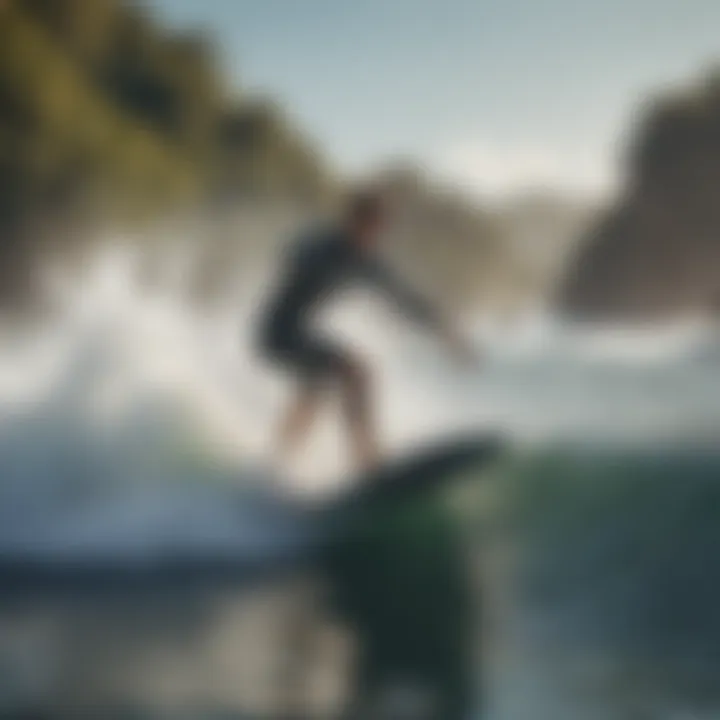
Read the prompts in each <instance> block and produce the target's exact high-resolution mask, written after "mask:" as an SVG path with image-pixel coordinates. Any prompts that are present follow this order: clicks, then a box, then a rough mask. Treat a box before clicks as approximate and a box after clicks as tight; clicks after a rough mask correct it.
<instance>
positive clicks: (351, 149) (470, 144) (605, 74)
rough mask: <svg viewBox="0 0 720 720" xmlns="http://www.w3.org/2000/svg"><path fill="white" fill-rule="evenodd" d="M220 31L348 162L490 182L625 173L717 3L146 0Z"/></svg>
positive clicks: (516, 183)
mask: <svg viewBox="0 0 720 720" xmlns="http://www.w3.org/2000/svg"><path fill="white" fill-rule="evenodd" d="M147 4H150V5H151V6H153V7H155V8H156V9H157V11H158V12H159V14H161V15H162V17H163V18H164V19H165V20H167V21H169V22H171V23H172V24H174V25H178V26H180V27H185V26H200V27H204V28H206V29H207V30H209V31H210V32H212V33H213V34H214V35H215V36H216V37H217V38H218V40H219V41H220V46H221V49H222V58H223V61H224V62H225V64H226V67H227V70H228V72H229V73H230V74H231V76H232V77H234V78H236V81H237V83H238V86H239V87H245V88H251V89H258V88H259V89H263V90H266V91H269V92H270V93H272V94H273V95H275V96H277V97H278V98H279V99H280V100H281V101H282V102H283V103H284V104H285V105H286V107H287V108H288V109H289V110H290V111H291V112H292V113H293V115H295V116H296V117H297V118H298V119H299V120H300V122H301V123H302V125H303V126H304V127H305V128H306V129H307V130H308V131H309V132H311V133H312V134H313V135H314V136H316V137H317V138H318V140H319V141H320V142H321V144H322V146H323V147H324V148H325V149H326V150H327V151H328V152H329V153H330V155H331V157H332V158H333V159H334V160H335V161H336V162H337V163H339V164H340V165H341V166H342V167H343V168H346V169H349V170H351V171H361V170H363V169H365V168H367V167H370V166H373V165H374V164H376V163H378V162H381V161H382V160H383V159H384V158H386V157H387V156H388V155H399V154H402V155H412V156H414V157H416V158H417V159H418V160H420V161H421V162H423V163H425V164H427V165H429V166H431V167H432V168H434V169H435V170H436V171H438V172H442V173H445V174H446V175H450V176H453V177H456V178H457V179H459V180H462V181H464V182H466V183H468V184H469V185H471V186H473V187H475V188H477V189H479V190H485V191H490V192H502V191H506V190H512V189H515V188H518V187H523V186H525V185H527V184H532V183H534V182H535V183H537V182H540V183H544V184H545V185H554V186H557V187H562V188H575V187H577V188H578V189H579V190H585V189H594V188H597V187H601V186H603V185H604V184H606V183H607V182H608V180H609V179H610V178H612V177H613V175H614V170H615V157H616V151H617V143H618V142H619V141H621V139H622V136H623V134H624V133H626V131H627V128H628V127H629V125H630V122H631V120H632V117H633V111H634V110H635V109H636V108H637V107H638V106H639V104H640V103H641V102H642V101H643V99H644V98H645V97H646V96H647V91H649V90H653V89H657V88H658V87H662V86H664V85H666V84H668V83H675V82H678V81H680V82H687V81H689V80H692V79H693V78H694V77H695V76H696V75H697V73H699V71H700V70H702V69H703V68H704V67H706V66H707V65H709V64H710V63H711V61H713V60H714V59H716V60H720V32H719V31H718V29H719V28H720V0H593V1H591V2H588V0H494V1H493V2H489V1H488V0H147Z"/></svg>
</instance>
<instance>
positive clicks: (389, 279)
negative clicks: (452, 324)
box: [366, 261, 441, 328]
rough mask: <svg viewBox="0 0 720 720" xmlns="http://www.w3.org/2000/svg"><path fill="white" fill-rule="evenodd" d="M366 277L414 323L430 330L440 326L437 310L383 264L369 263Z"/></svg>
mask: <svg viewBox="0 0 720 720" xmlns="http://www.w3.org/2000/svg"><path fill="white" fill-rule="evenodd" d="M366 277H367V278H368V280H369V281H370V282H371V283H372V284H373V285H374V286H375V287H376V288H378V290H380V291H381V292H382V293H383V294H384V295H386V296H387V297H389V298H390V299H391V300H393V302H395V304H397V305H398V306H399V307H400V308H401V309H402V311H403V312H405V313H406V314H407V315H408V316H409V317H411V318H412V319H413V320H415V321H416V322H418V323H420V324H421V325H425V326H426V327H430V328H436V327H438V326H439V325H440V324H441V320H440V313H439V312H438V310H437V308H436V307H435V306H434V305H433V304H432V303H431V302H430V301H429V300H428V299H427V298H426V297H425V296H423V295H421V294H420V293H418V292H417V291H416V290H415V289H414V288H412V287H410V286H408V285H407V284H406V283H405V282H404V281H403V280H401V279H400V278H399V277H398V276H397V275H396V274H395V273H394V272H393V271H392V270H390V269H389V268H388V267H386V266H385V265H384V264H382V263H380V262H377V261H375V262H373V263H369V264H368V267H367V269H366Z"/></svg>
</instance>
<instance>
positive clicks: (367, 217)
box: [260, 191, 475, 470]
mask: <svg viewBox="0 0 720 720" xmlns="http://www.w3.org/2000/svg"><path fill="white" fill-rule="evenodd" d="M386 216H387V213H386V207H385V204H384V201H383V198H382V197H381V195H380V194H378V193H376V192H373V191H362V192H358V193H356V194H355V195H354V196H353V197H352V198H351V199H350V201H349V202H348V203H347V207H346V208H345V210H344V212H343V213H342V216H341V218H340V220H339V222H336V223H335V224H333V225H331V226H329V227H324V228H321V229H314V230H312V231H311V232H309V233H307V234H305V235H303V236H301V237H300V238H299V239H298V240H297V241H296V242H295V243H293V244H292V246H291V249H290V252H289V254H288V257H287V258H286V259H285V264H284V267H283V269H282V273H281V278H280V283H279V286H278V287H277V289H276V290H275V291H274V293H273V295H272V298H271V301H270V303H269V306H268V307H267V308H266V309H265V311H264V313H263V315H262V322H261V332H260V344H261V349H262V352H263V355H264V356H265V357H266V358H267V359H269V360H271V361H272V362H275V363H278V364H279V365H280V366H281V367H283V368H284V369H285V370H287V371H289V372H290V373H291V374H292V375H293V376H294V377H295V378H296V379H297V381H298V386H297V391H296V395H295V397H294V398H293V399H292V402H291V403H290V405H289V406H288V408H287V412H286V413H285V415H284V416H283V418H282V421H281V424H280V427H279V432H278V435H279V437H278V441H279V448H278V450H279V453H280V455H281V457H285V456H287V454H288V453H290V452H291V451H293V450H295V449H296V448H297V446H298V445H299V444H300V443H301V441H302V440H303V439H304V438H305V436H306V435H307V433H308V431H309V429H310V427H311V425H312V423H313V421H314V420H315V418H316V417H317V414H318V410H319V408H320V404H321V402H322V399H323V394H324V393H323V391H324V390H325V388H326V387H328V386H332V387H334V388H336V389H337V390H339V393H340V398H341V402H342V412H343V416H344V420H345V424H346V426H347V430H348V433H349V439H350V443H351V448H352V452H353V455H354V459H355V461H356V463H357V464H358V465H359V466H360V468H361V469H363V470H365V469H370V468H372V467H374V466H375V465H376V464H377V462H378V460H379V452H378V442H377V437H376V428H375V422H374V416H373V409H372V398H371V387H370V377H369V374H368V368H367V367H366V365H365V364H364V363H363V362H362V360H361V359H360V358H358V357H357V356H356V355H355V354H354V353H353V352H351V351H350V350H348V349H347V348H344V347H342V346H340V345H339V344H337V343H336V342H334V341H333V340H331V339H329V338H327V337H325V336H323V335H321V334H319V333H318V332H317V330H316V329H315V328H314V327H313V319H314V317H315V314H316V312H317V311H318V309H319V308H320V307H323V306H324V305H325V304H326V303H328V302H329V300H330V299H331V296H332V294H333V292H334V291H336V290H338V289H340V288H343V287H346V286H348V285H349V284H353V283H361V284H367V285H369V286H371V287H373V288H375V289H376V290H378V291H379V292H381V293H382V294H384V295H385V296H387V297H389V298H390V299H391V300H393V301H394V302H395V303H396V304H397V305H398V306H399V307H400V308H401V309H402V310H403V311H404V312H405V314H406V315H407V316H408V317H410V318H411V319H412V320H414V321H415V322H417V323H419V324H420V325H422V326H423V327H425V328H427V329H429V330H431V331H432V332H434V333H435V334H437V335H439V336H440V337H441V338H442V339H444V340H445V341H446V342H447V343H448V344H449V346H450V348H451V349H452V350H453V351H454V352H455V353H456V354H457V355H458V356H460V357H461V358H463V359H471V358H473V357H475V353H474V350H473V348H471V346H470V345H469V344H468V343H466V342H465V340H464V339H463V338H462V337H461V336H460V334H458V333H457V332H456V331H455V330H454V328H453V327H452V326H451V325H450V324H449V323H448V322H447V321H446V320H445V319H444V318H443V317H442V315H441V313H440V312H439V311H438V310H437V309H436V308H435V307H434V305H433V304H432V303H430V302H429V301H428V300H427V299H426V298H425V297H423V296H422V295H421V294H419V293H417V292H416V291H415V290H414V289H412V288H410V287H408V286H407V285H406V284H405V283H403V282H401V281H400V280H399V279H398V277H397V276H396V275H395V274H394V273H393V272H392V271H391V270H390V269H389V268H388V267H387V265H386V264H385V263H383V262H382V261H381V259H380V258H379V255H378V253H377V250H378V244H379V240H380V236H381V231H382V230H383V228H384V226H385V223H386V219H387V217H386Z"/></svg>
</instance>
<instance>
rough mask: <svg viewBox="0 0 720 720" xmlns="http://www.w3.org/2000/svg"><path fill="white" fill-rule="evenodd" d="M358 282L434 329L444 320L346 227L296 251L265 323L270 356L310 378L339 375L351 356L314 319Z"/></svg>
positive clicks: (310, 238)
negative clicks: (333, 297)
mask: <svg viewBox="0 0 720 720" xmlns="http://www.w3.org/2000/svg"><path fill="white" fill-rule="evenodd" d="M357 284H365V285H371V286H373V287H374V288H376V289H378V290H379V291H381V292H382V293H383V294H385V295H387V296H389V297H390V298H391V299H392V300H393V301H395V302H396V303H397V304H398V305H399V306H400V307H401V308H402V309H403V310H404V311H405V312H406V313H407V314H408V315H409V316H410V317H412V318H413V319H414V320H416V321H417V322H419V323H422V324H424V325H427V326H433V325H435V324H436V323H437V321H438V316H437V313H436V312H435V309H434V308H433V307H432V305H431V304H430V303H429V302H427V301H426V300H425V299H424V298H422V297H421V296H420V295H418V294H417V293H415V292H414V291H413V290H411V289H410V288H408V287H407V286H406V285H404V284H403V283H402V282H400V281H399V280H398V278H396V277H395V275H393V273H392V272H390V270H389V269H388V268H387V267H386V266H385V265H384V264H383V263H382V262H381V261H380V260H379V258H378V257H377V256H376V255H375V254H373V253H372V252H368V251H364V250H363V249H362V248H359V247H358V246H357V245H356V244H355V243H353V242H352V241H351V240H350V239H349V238H348V237H347V236H346V235H345V233H344V232H343V231H342V230H340V229H333V228H330V229H323V230H318V231H315V232H312V233H310V234H309V235H305V236H304V237H302V238H300V240H299V241H297V242H296V243H294V244H293V246H292V247H291V250H290V253H289V256H288V257H287V259H286V262H285V266H284V268H283V272H282V276H281V279H280V284H279V287H278V288H277V289H276V291H275V293H274V294H273V297H272V299H271V302H270V304H269V307H267V308H266V310H265V312H264V314H263V316H262V319H261V346H262V349H263V352H264V353H265V355H266V356H268V357H270V358H271V359H272V360H275V361H278V362H280V363H281V364H283V365H284V366H286V367H289V368H290V369H292V370H293V371H295V372H297V373H298V374H299V375H300V376H301V377H303V378H304V379H308V380H316V379H321V378H324V377H327V376H328V375H332V374H333V373H335V372H337V371H338V369H340V368H342V367H343V360H344V358H345V357H346V353H345V352H344V351H343V350H342V348H340V347H337V346H336V345H335V344H334V343H332V342H331V341H329V340H327V339H325V338H323V337H321V336H319V335H318V334H317V332H316V331H315V330H314V328H313V327H312V321H313V319H314V316H315V313H316V311H317V309H318V308H319V307H321V306H322V305H324V304H325V303H326V302H327V301H328V300H329V299H330V297H331V295H332V293H333V292H334V291H336V290H340V289H344V288H346V287H348V286H352V285H357Z"/></svg>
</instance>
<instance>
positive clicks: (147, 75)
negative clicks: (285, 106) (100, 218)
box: [0, 0, 324, 265]
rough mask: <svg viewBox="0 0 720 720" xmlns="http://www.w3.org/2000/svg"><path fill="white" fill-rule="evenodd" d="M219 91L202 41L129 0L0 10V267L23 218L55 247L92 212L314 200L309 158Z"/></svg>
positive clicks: (123, 215) (25, 239)
mask: <svg viewBox="0 0 720 720" xmlns="http://www.w3.org/2000/svg"><path fill="white" fill-rule="evenodd" d="M229 95H230V93H229V91H228V88H227V87H226V86H225V84H224V79H223V77H222V76H221V74H220V72H219V70H218V67H217V64H216V60H215V57H214V53H213V50H212V46H211V44H210V43H209V42H208V41H207V40H206V39H204V38H203V37H201V36H197V35H189V34H185V35H177V34H169V33H167V32H165V31H163V30H162V29H161V28H159V27H158V26H157V25H156V24H155V23H154V22H153V20H152V19H151V18H150V17H149V16H147V15H146V14H145V13H144V12H143V11H142V10H141V9H140V8H139V7H137V6H135V5H132V4H130V3H124V2H121V1H120V0H22V1H21V0H14V1H13V0H10V1H9V2H7V3H5V4H3V5H2V6H0V108H1V109H0V177H2V181H1V182H2V188H0V189H2V191H3V192H2V194H3V199H2V201H0V252H4V253H5V258H4V259H5V260H8V259H9V257H10V256H12V258H13V259H12V262H13V263H16V262H18V258H19V257H22V258H24V259H25V260H26V261H27V262H28V263H30V264H32V262H33V260H34V255H36V254H37V253H38V252H39V248H40V247H41V246H42V242H41V240H42V239H41V238H39V237H38V229H37V222H36V221H37V218H43V220H45V221H46V223H47V225H48V226H50V227H51V228H52V233H53V236H54V238H57V235H58V233H57V228H58V225H63V226H65V225H67V226H69V227H68V229H70V230H72V228H73V225H74V224H76V223H78V222H79V221H80V220H81V219H82V218H84V217H86V216H87V215H88V214H92V213H95V214H97V213H98V212H101V213H102V214H104V215H105V216H106V218H107V217H108V216H109V218H110V219H115V220H118V219H134V218H138V217H147V216H153V215H157V214H159V213H161V212H164V211H167V210H172V209H173V208H178V207H182V208H183V209H187V208H188V207H189V206H192V204H193V203H195V204H196V206H198V207H199V206H200V204H201V203H204V202H207V201H208V200H209V199H211V198H219V197H222V198H223V199H226V200H230V201H236V200H237V199H238V198H240V197H243V196H247V195H253V196H255V195H261V196H270V197H273V196H277V195H282V196H287V195H291V196H292V195H299V194H304V195H307V194H308V193H309V194H310V195H312V194H313V193H316V192H319V191H320V190H321V187H322V184H323V182H324V180H323V178H324V172H323V170H322V169H321V163H320V161H319V160H318V158H317V157H316V155H315V154H314V152H313V151H312V149H311V148H310V146H309V145H308V144H307V143H306V141H305V139H304V138H303V137H302V136H301V135H300V134H299V133H298V132H297V131H296V130H295V129H294V128H293V127H291V124H290V123H288V122H287V121H286V120H285V119H284V118H283V117H282V113H281V112H280V111H279V110H278V109H277V108H275V107H272V106H270V105H263V106H257V105H253V104H250V103H243V102H238V101H233V102H232V103H229V102H228V100H227V97H228V96H229ZM71 236H72V232H68V233H67V238H66V239H65V240H64V242H69V239H68V238H69V237H71ZM54 242H55V240H54ZM4 265H7V263H4Z"/></svg>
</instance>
